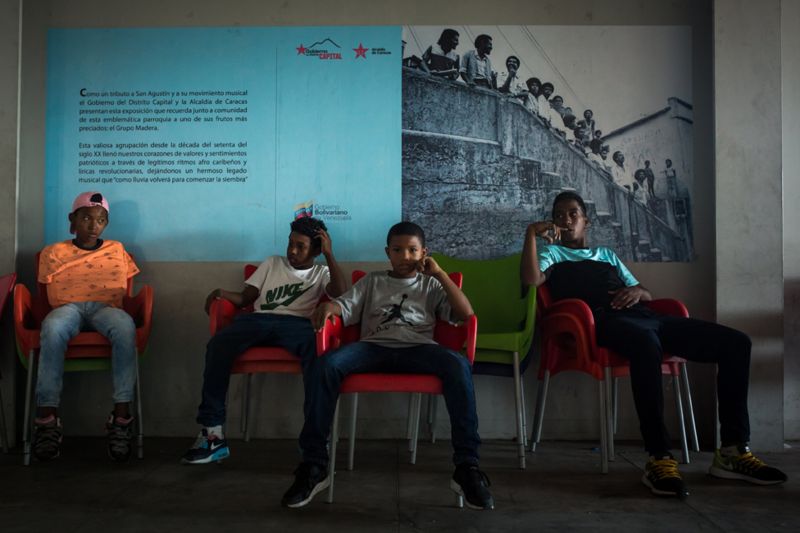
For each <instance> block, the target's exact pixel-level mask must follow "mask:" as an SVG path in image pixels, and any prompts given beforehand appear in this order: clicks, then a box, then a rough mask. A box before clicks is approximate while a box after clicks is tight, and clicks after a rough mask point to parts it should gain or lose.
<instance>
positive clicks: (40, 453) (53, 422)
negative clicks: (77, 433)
mask: <svg viewBox="0 0 800 533" xmlns="http://www.w3.org/2000/svg"><path fill="white" fill-rule="evenodd" d="M33 424H34V430H33V455H35V456H36V458H37V459H38V460H40V461H52V460H53V459H56V458H57V457H58V456H59V455H61V440H62V439H63V434H64V432H63V429H62V427H61V419H60V418H58V417H57V416H54V415H50V416H48V417H46V418H37V419H36V420H34V421H33Z"/></svg>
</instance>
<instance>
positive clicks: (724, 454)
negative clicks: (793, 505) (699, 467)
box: [520, 192, 786, 498]
mask: <svg viewBox="0 0 800 533" xmlns="http://www.w3.org/2000/svg"><path fill="white" fill-rule="evenodd" d="M552 215H553V220H552V221H544V222H534V223H533V224H531V225H530V226H528V230H527V233H526V235H525V244H524V247H523V249H522V262H521V265H520V276H521V278H522V283H523V285H525V286H531V285H533V286H534V287H538V286H540V285H542V284H543V283H544V282H545V281H547V283H548V287H549V288H550V291H551V293H552V296H553V299H554V300H561V299H564V298H579V299H581V300H583V301H585V302H586V303H587V304H588V305H589V307H590V308H591V309H592V314H593V315H594V319H595V327H596V330H595V331H596V333H597V344H599V345H601V346H605V347H607V348H610V349H612V350H614V351H615V352H617V353H619V354H620V355H621V356H623V357H625V358H626V359H627V360H628V361H630V376H631V388H632V389H633V399H634V403H635V404H636V413H637V414H638V416H639V423H640V427H641V431H642V436H643V437H644V445H645V449H646V450H647V452H648V453H649V454H650V460H649V461H648V463H647V466H646V467H645V473H644V475H643V476H642V482H643V483H644V484H645V485H646V486H647V487H648V488H649V489H650V490H651V492H653V494H658V495H667V496H678V497H680V498H683V497H685V496H688V494H689V491H688V489H687V488H686V485H685V484H684V483H683V480H682V478H681V475H680V473H679V472H678V463H677V461H675V459H674V458H673V457H672V454H671V453H670V438H669V435H668V434H667V429H666V427H665V426H664V398H663V392H662V389H661V359H662V355H663V353H664V351H667V352H669V353H673V354H676V355H679V356H681V357H684V358H686V359H689V360H690V361H700V362H705V363H715V364H716V365H717V367H718V373H717V394H718V398H719V421H720V435H721V440H722V446H721V447H720V448H719V449H718V450H716V451H715V453H714V461H713V463H712V465H711V468H710V469H709V473H710V474H711V475H712V476H715V477H720V478H726V479H741V480H744V481H748V482H750V483H755V484H757V485H774V484H777V483H783V482H784V481H786V474H784V473H783V472H781V471H780V470H778V469H776V468H772V467H770V466H767V465H766V464H764V462H763V461H761V460H760V459H758V458H756V457H755V456H754V455H753V454H752V453H750V448H749V447H748V441H749V440H750V421H749V418H748V412H747V385H748V381H749V371H750V339H749V337H748V336H747V335H745V334H744V333H742V332H741V331H737V330H735V329H731V328H728V327H725V326H722V325H719V324H716V323H713V322H706V321H703V320H697V319H694V318H683V317H674V316H664V315H658V314H656V313H655V312H653V311H651V310H650V309H649V308H647V307H646V306H645V305H643V304H641V303H640V302H646V301H649V300H652V296H651V295H650V292H649V291H648V290H647V289H645V288H644V287H643V286H642V285H641V284H640V283H639V282H638V281H637V280H636V278H634V277H633V275H632V274H631V272H630V271H629V270H628V269H627V268H626V267H625V265H624V264H623V263H622V261H620V259H619V257H617V255H616V254H615V253H614V252H613V251H612V250H610V249H609V248H606V247H598V248H589V247H587V245H586V230H587V228H588V227H589V225H590V222H589V219H588V218H587V216H586V205H585V204H584V202H583V199H582V198H581V197H580V196H579V195H578V194H576V193H574V192H562V193H561V194H559V195H558V196H557V197H556V199H555V200H554V202H553V213H552ZM537 236H538V237H543V238H544V239H546V240H547V243H548V244H544V245H542V246H541V249H537V244H536V237H537Z"/></svg>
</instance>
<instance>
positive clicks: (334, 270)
mask: <svg viewBox="0 0 800 533" xmlns="http://www.w3.org/2000/svg"><path fill="white" fill-rule="evenodd" d="M317 238H318V239H319V241H320V247H321V248H322V255H324V256H325V262H326V263H327V264H328V270H329V271H330V274H331V280H330V281H329V282H328V285H327V286H326V287H325V292H327V293H328V296H331V297H332V298H336V297H337V296H341V295H342V294H344V291H346V290H347V282H346V281H345V278H344V272H342V269H341V268H340V267H339V263H337V262H336V258H335V257H334V256H333V243H331V236H330V235H328V232H327V231H325V230H319V233H317Z"/></svg>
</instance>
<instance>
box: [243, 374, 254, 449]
mask: <svg viewBox="0 0 800 533" xmlns="http://www.w3.org/2000/svg"><path fill="white" fill-rule="evenodd" d="M252 387H253V374H247V375H246V376H245V378H244V390H243V391H242V435H243V438H244V441H245V442H250V423H249V422H250V421H249V420H248V419H249V418H250V393H251V391H252Z"/></svg>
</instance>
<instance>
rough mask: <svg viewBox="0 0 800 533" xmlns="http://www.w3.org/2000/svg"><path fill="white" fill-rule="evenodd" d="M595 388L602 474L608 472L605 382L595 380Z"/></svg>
mask: <svg viewBox="0 0 800 533" xmlns="http://www.w3.org/2000/svg"><path fill="white" fill-rule="evenodd" d="M597 390H598V392H599V400H600V401H599V404H598V407H599V408H600V471H601V472H602V473H603V474H608V441H609V439H608V424H607V423H606V419H607V418H608V411H607V409H608V408H607V406H606V382H605V380H600V381H598V382H597Z"/></svg>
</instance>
